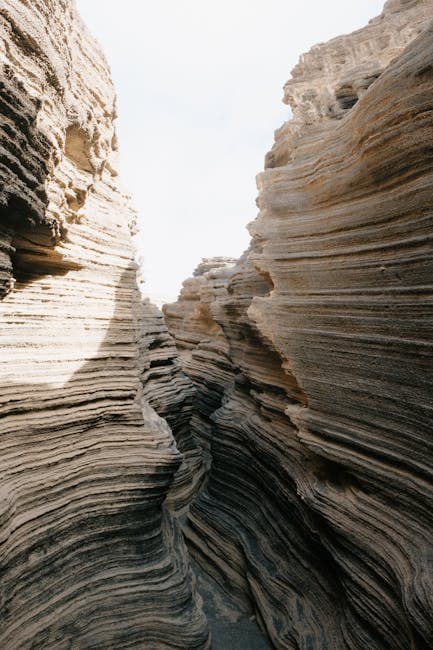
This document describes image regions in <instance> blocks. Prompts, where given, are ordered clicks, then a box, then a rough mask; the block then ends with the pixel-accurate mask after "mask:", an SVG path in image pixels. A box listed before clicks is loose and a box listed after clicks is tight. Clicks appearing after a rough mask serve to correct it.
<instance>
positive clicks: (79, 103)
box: [0, 0, 209, 650]
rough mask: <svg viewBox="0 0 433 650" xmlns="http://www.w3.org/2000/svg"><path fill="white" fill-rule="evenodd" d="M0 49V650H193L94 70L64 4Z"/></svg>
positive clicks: (147, 362)
mask: <svg viewBox="0 0 433 650" xmlns="http://www.w3.org/2000/svg"><path fill="white" fill-rule="evenodd" d="M0 33H1V45H0V66H1V67H0V71H1V78H0V116H1V117H0V292H1V302H0V318H1V324H0V331H1V334H0V339H1V341H0V346H1V348H0V361H1V364H0V370H1V372H0V395H1V399H0V609H1V617H0V647H1V648H4V649H7V650H14V649H18V648H22V649H24V648H34V649H36V648H43V649H44V650H47V649H50V648H52V649H54V648H55V650H61V649H62V648H107V649H108V648H133V647H137V648H149V649H150V648H176V647H177V648H205V647H208V645H209V641H208V630H207V625H206V620H205V618H204V615H203V614H202V612H201V609H200V608H199V607H198V606H197V604H196V602H195V595H194V593H193V587H192V576H191V572H190V569H189V565H188V559H187V554H186V550H185V546H184V544H183V540H182V536H181V533H180V529H179V526H178V524H177V523H176V520H175V519H174V518H173V516H172V515H171V514H170V511H169V508H167V507H166V506H165V505H164V501H165V499H166V496H167V493H168V491H169V489H170V486H171V484H172V482H173V480H174V475H175V473H176V472H177V470H178V468H179V466H180V464H181V461H182V459H181V454H180V452H179V450H178V448H177V446H176V444H175V442H174V439H173V435H172V432H171V430H170V428H169V426H168V425H167V423H166V422H164V421H163V420H162V419H161V418H160V417H159V416H158V415H157V414H156V412H155V410H154V409H153V408H152V406H151V404H152V403H153V402H155V401H156V400H159V401H161V400H163V399H164V396H163V394H162V393H160V394H159V396H158V397H157V398H156V397H155V395H152V391H151V386H150V383H149V382H148V379H149V377H148V375H146V369H148V370H149V369H150V368H151V367H152V366H154V365H155V366H157V365H158V362H157V357H156V352H155V350H156V347H158V344H154V345H152V337H150V335H149V336H148V335H146V333H144V334H143V331H142V329H141V328H142V327H143V326H149V327H150V326H151V323H152V319H153V312H152V310H151V307H150V306H149V305H144V306H142V304H141V298H140V295H139V292H138V289H137V284H136V269H135V264H134V262H133V259H134V251H133V248H132V244H131V230H132V229H133V228H134V213H133V211H132V210H131V207H130V204H129V200H128V198H127V197H126V196H125V195H124V194H123V193H122V191H121V189H120V188H119V182H118V178H117V173H116V149H117V144H116V134H115V128H114V119H115V116H116V115H115V95H114V91H113V87H112V83H111V80H110V75H109V71H108V68H107V64H106V62H105V59H104V57H103V55H102V54H101V52H100V49H99V47H98V45H97V44H96V43H95V41H94V40H93V39H92V38H91V37H90V35H89V34H88V32H87V31H86V29H85V27H84V26H83V24H82V22H81V20H80V19H79V17H78V16H77V14H76V11H75V8H74V2H72V1H71V0H34V1H33V2H31V3H29V2H27V1H24V0H1V1H0ZM146 336H147V338H146ZM141 380H142V381H143V383H146V385H145V386H143V383H142V381H141ZM176 381H179V382H180V383H179V390H182V391H183V392H184V393H185V394H183V395H182V397H181V398H180V399H179V404H180V403H182V404H183V403H185V404H186V406H185V409H186V411H187V402H188V396H187V393H188V391H190V392H191V388H190V385H189V384H188V381H187V380H183V384H182V383H181V382H182V380H181V379H176V377H172V378H171V382H172V386H173V387H174V388H173V393H172V394H173V395H174V394H175V392H176V386H177V384H176ZM172 399H174V398H172ZM167 408H168V410H170V408H169V407H167ZM171 409H173V406H171ZM168 415H169V414H167V417H168ZM185 417H187V415H186V416H185ZM177 426H178V428H179V427H180V429H182V426H183V425H182V423H180V424H179V422H178V423H177ZM185 444H186V443H185Z"/></svg>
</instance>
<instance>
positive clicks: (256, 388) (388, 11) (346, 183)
mask: <svg viewBox="0 0 433 650" xmlns="http://www.w3.org/2000/svg"><path fill="white" fill-rule="evenodd" d="M430 19H433V2H431V1H430V0H429V1H418V2H417V1H412V2H410V1H408V2H403V1H399V2H398V1H392V2H387V3H386V5H385V8H384V12H383V14H382V15H381V16H380V17H378V18H376V19H374V20H373V21H372V22H370V24H369V25H368V26H367V27H366V28H365V29H363V30H360V31H358V32H355V33H354V34H352V35H350V36H344V37H342V38H339V39H334V40H333V41H331V42H330V43H328V44H325V45H320V46H316V47H315V48H313V49H312V50H311V52H309V53H308V54H306V55H305V56H304V57H302V58H301V62H300V64H299V65H298V66H297V68H295V71H294V73H293V77H292V79H291V80H290V81H289V82H288V83H287V84H286V87H285V98H286V101H288V102H289V103H290V104H291V106H292V109H293V115H294V117H293V121H292V122H289V123H288V124H286V125H285V126H284V127H283V128H282V129H280V130H279V131H277V132H276V142H275V145H274V147H273V149H272V151H271V153H270V154H269V155H268V157H267V168H266V170H265V171H264V172H263V173H261V174H260V175H259V177H258V187H259V200H258V202H259V209H260V213H259V216H258V218H257V220H256V221H255V222H253V223H252V224H251V225H250V231H251V234H252V237H253V241H252V244H251V247H250V249H249V251H247V253H246V254H245V255H244V256H243V257H242V258H241V259H240V260H239V261H238V263H237V264H236V265H235V266H233V264H227V265H225V266H224V267H223V268H221V266H220V264H217V265H216V266H217V267H218V268H215V270H212V269H211V266H212V265H211V264H208V265H207V269H206V270H205V271H204V272H203V273H201V274H200V275H198V276H197V277H196V278H194V279H192V280H189V281H187V283H185V288H184V292H183V294H181V297H180V299H179V301H178V302H177V303H176V304H175V305H169V306H167V307H166V308H165V315H166V320H167V323H168V326H169V330H170V331H171V333H172V334H173V335H174V336H175V337H176V340H177V344H178V347H179V350H180V355H181V358H182V362H183V366H184V369H185V370H186V372H187V374H188V375H189V376H190V378H191V379H192V381H193V383H194V385H195V387H196V389H197V397H196V398H195V402H194V405H193V417H192V431H193V433H194V435H195V436H196V438H197V440H198V441H199V442H200V444H201V446H202V447H203V449H204V458H205V463H204V467H205V470H204V471H205V478H204V480H203V481H202V483H201V485H200V487H199V496H198V498H197V499H196V501H195V502H194V504H193V506H192V508H191V511H190V514H189V518H188V523H187V525H186V535H187V537H188V540H189V546H190V549H191V552H192V553H193V554H194V556H195V558H196V559H197V560H198V561H199V562H200V564H201V565H202V566H203V567H204V568H205V569H206V570H207V571H208V572H209V573H211V574H212V575H214V576H215V577H216V578H217V580H218V581H219V582H220V583H221V584H222V585H223V586H224V587H225V588H226V589H228V590H230V591H231V592H232V593H233V594H234V595H235V596H236V597H237V598H238V601H239V603H241V604H243V606H244V607H245V608H246V609H248V608H249V609H250V610H251V611H254V612H255V613H256V614H257V616H258V619H259V620H260V621H261V624H262V626H263V627H264V629H266V631H267V634H268V636H269V639H270V641H271V642H272V644H273V646H274V647H276V648H281V649H287V648H305V649H307V648H308V649H309V648H317V649H321V650H322V649H324V648H326V649H330V650H334V649H338V648H342V649H343V648H354V649H356V650H364V649H365V648H369V649H370V648H371V649H375V650H379V649H380V650H385V649H387V650H391V649H392V650H395V649H399V650H409V649H419V650H426V649H427V648H431V647H433V615H432V613H433V515H432V502H433V490H432V478H433V477H432V445H433V439H432V424H433V418H432V409H431V397H432V389H433V385H432V373H431V366H432V361H433V354H432V353H433V349H432V325H433V307H432V305H433V292H432V286H431V278H432V277H433V261H432V260H433V255H432V253H433V251H432V233H433V219H432V201H433V192H432V187H433V149H432V147H431V142H432V141H433V72H432V71H433V63H432V52H433V29H432V27H431V26H430Z"/></svg>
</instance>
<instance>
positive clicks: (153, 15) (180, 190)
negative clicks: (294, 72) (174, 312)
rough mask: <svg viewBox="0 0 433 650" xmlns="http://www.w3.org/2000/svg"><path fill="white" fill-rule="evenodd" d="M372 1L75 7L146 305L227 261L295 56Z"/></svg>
mask: <svg viewBox="0 0 433 650" xmlns="http://www.w3.org/2000/svg"><path fill="white" fill-rule="evenodd" d="M383 4H384V0H349V1H348V0H327V2H324V1H323V0H292V1H291V0H122V1H121V2H119V0H77V5H78V9H79V10H80V12H81V15H82V16H83V18H84V20H85V21H86V23H87V25H88V27H89V28H90V30H91V31H92V33H93V34H94V36H96V38H97V39H98V40H99V42H100V43H101V45H102V46H103V48H104V50H105V53H106V55H107V58H108V61H109V63H110V66H111V69H112V74H113V78H114V82H115V85H116V90H117V94H118V109H119V119H118V132H119V140H120V154H121V174H122V180H123V184H124V185H125V187H126V188H127V190H128V191H129V192H130V193H131V194H132V197H133V201H134V205H135V207H136V208H137V210H138V212H139V219H140V227H141V233H140V236H139V238H138V245H139V249H140V254H141V255H142V257H143V259H144V275H145V277H146V287H145V291H146V293H148V294H150V295H157V296H158V295H159V296H164V297H175V296H176V294H177V292H178V290H179V289H180V285H181V283H182V281H183V280H184V279H186V278H187V277H188V276H190V275H191V272H192V270H193V269H194V268H195V266H197V264H198V263H199V261H200V259H201V258H202V257H209V256H214V255H230V256H238V255H240V254H241V253H242V252H243V250H244V249H245V248H246V247H247V245H248V241H249V236H248V233H247V231H246V230H245V226H246V224H247V223H248V222H249V221H251V220H252V219H254V217H255V216H256V213H257V208H256V205H255V197H256V194H257V191H256V185H255V175H256V174H257V173H258V172H259V171H260V170H261V169H262V168H263V160H264V155H265V153H266V152H267V151H268V150H269V149H270V147H271V145H272V142H273V131H274V130H275V129H277V128H278V127H279V126H280V125H281V124H282V123H283V122H284V121H285V120H286V119H287V117H288V115H289V109H288V107H287V106H285V105H283V104H282V103H281V97H282V86H283V84H284V82H285V81H286V80H287V79H288V78H289V74H290V70H291V69H292V68H293V67H294V65H295V64H296V62H297V60H298V58H299V56H300V54H302V53H303V52H305V51H306V50H308V49H309V48H310V47H311V46H312V45H314V44H315V43H318V42H323V41H326V40H328V39H329V38H332V37H333V36H338V35H339V34H342V33H347V32H350V31H353V30H354V29H356V28H358V27H362V26H363V25H365V24H366V23H367V22H368V20H369V19H370V18H373V17H374V16H376V15H378V14H379V13H380V12H381V10H382V6H383Z"/></svg>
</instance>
